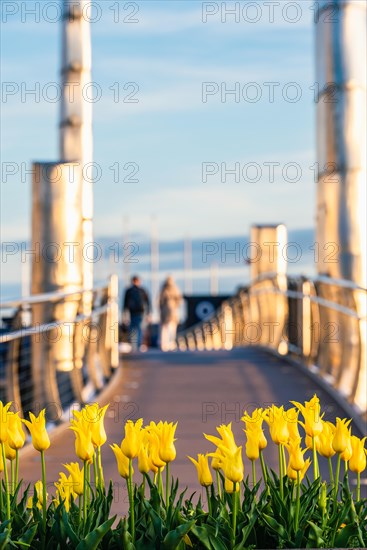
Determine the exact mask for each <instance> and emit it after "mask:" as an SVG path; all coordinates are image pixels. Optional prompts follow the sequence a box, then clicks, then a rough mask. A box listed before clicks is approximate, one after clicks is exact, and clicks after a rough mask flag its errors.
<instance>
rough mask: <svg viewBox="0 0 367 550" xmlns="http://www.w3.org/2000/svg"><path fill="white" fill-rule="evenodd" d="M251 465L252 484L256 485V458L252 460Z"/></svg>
mask: <svg viewBox="0 0 367 550" xmlns="http://www.w3.org/2000/svg"><path fill="white" fill-rule="evenodd" d="M251 466H252V484H253V487H255V485H256V464H255V461H254V460H251Z"/></svg>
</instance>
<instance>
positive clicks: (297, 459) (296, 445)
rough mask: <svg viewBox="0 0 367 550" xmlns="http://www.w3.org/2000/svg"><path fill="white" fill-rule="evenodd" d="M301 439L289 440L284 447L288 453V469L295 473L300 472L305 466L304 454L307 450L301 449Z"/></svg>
mask: <svg viewBox="0 0 367 550" xmlns="http://www.w3.org/2000/svg"><path fill="white" fill-rule="evenodd" d="M301 441H302V440H301V438H300V437H298V438H297V439H291V440H290V441H289V443H287V445H286V447H287V450H288V453H289V468H291V470H294V471H295V472H301V471H302V470H303V468H304V466H305V459H304V458H303V455H304V453H305V452H306V450H307V449H304V450H302V449H301Z"/></svg>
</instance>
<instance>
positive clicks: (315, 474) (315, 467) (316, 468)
mask: <svg viewBox="0 0 367 550" xmlns="http://www.w3.org/2000/svg"><path fill="white" fill-rule="evenodd" d="M312 456H313V478H314V481H315V480H316V479H317V478H318V477H320V474H319V463H318V459H317V451H316V441H315V437H314V436H312Z"/></svg>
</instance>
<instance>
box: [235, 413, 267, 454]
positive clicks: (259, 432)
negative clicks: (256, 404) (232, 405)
mask: <svg viewBox="0 0 367 550" xmlns="http://www.w3.org/2000/svg"><path fill="white" fill-rule="evenodd" d="M241 420H242V421H243V422H245V424H246V429H245V430H244V432H245V434H246V436H247V442H246V456H247V458H249V459H250V460H257V459H258V458H259V455H260V451H262V450H263V449H265V447H266V446H267V444H268V442H267V440H266V437H265V435H264V430H263V429H262V424H263V420H264V418H263V409H255V410H254V412H253V413H252V415H251V416H250V415H249V414H248V413H247V412H246V411H245V413H244V415H243V417H242V419H241Z"/></svg>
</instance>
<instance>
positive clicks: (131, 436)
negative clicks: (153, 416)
mask: <svg viewBox="0 0 367 550" xmlns="http://www.w3.org/2000/svg"><path fill="white" fill-rule="evenodd" d="M142 425H143V419H142V418H140V419H139V420H137V421H136V422H135V424H134V422H133V421H132V420H128V421H127V422H126V424H125V437H124V439H123V440H122V442H121V450H122V452H123V453H124V455H125V456H127V457H128V458H131V459H133V458H136V457H137V456H138V454H139V450H140V445H141V436H142V434H141V428H142Z"/></svg>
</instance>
